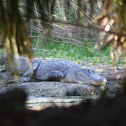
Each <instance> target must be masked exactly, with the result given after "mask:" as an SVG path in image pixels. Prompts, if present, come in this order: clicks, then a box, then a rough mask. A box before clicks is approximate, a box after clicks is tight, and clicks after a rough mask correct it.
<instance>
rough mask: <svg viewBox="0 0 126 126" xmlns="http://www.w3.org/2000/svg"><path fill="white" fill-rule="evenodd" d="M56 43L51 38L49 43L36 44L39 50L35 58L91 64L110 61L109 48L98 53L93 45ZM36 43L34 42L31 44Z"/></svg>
mask: <svg viewBox="0 0 126 126" xmlns="http://www.w3.org/2000/svg"><path fill="white" fill-rule="evenodd" d="M53 41H56V39H55V38H52V39H51V40H50V41H46V42H44V43H42V42H41V41H39V42H38V47H37V48H39V49H43V50H36V51H35V56H36V57H45V58H47V57H48V58H60V59H69V60H74V61H78V62H81V61H87V60H88V61H92V62H93V63H104V62H106V61H107V62H108V61H109V60H110V57H109V47H108V48H106V50H103V51H101V52H98V51H96V50H94V44H81V45H75V44H69V43H64V42H53ZM60 41H61V40H60ZM34 43H36V40H34V42H33V46H34Z"/></svg>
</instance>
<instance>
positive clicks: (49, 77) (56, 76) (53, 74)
mask: <svg viewBox="0 0 126 126" xmlns="http://www.w3.org/2000/svg"><path fill="white" fill-rule="evenodd" d="M37 79H38V81H61V80H62V79H63V73H62V72H60V71H50V72H49V73H47V74H46V75H45V76H42V77H37Z"/></svg>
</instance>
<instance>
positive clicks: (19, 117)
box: [0, 83, 126, 126]
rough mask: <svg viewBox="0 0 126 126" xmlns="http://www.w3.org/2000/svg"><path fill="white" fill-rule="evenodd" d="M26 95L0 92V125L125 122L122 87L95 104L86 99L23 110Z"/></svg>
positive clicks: (101, 125) (125, 96) (16, 91)
mask: <svg viewBox="0 0 126 126" xmlns="http://www.w3.org/2000/svg"><path fill="white" fill-rule="evenodd" d="M124 84H125V83H124ZM26 96H27V95H26V93H25V92H24V91H23V90H19V89H14V90H12V91H8V92H7V93H5V94H0V125H1V126H11V125H13V126H14V125H18V126H20V125H23V126H31V125H32V126H34V125H37V126H42V125H46V126H48V125H52V126H53V125H55V126H59V125H60V126H71V125H72V126H77V125H79V126H83V125H88V126H96V125H97V126H104V125H111V126H115V125H116V126H119V125H126V120H125V118H126V100H125V99H126V92H125V90H123V93H117V94H116V96H115V97H114V98H110V97H106V96H102V97H101V98H100V99H98V100H97V101H96V102H94V103H92V101H91V100H90V99H88V100H87V101H85V102H82V103H80V104H79V105H73V106H71V107H69V108H67V107H62V108H59V107H57V106H52V107H49V108H47V109H45V110H41V111H31V110H28V109H26V107H25V101H26Z"/></svg>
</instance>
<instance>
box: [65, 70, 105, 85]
mask: <svg viewBox="0 0 126 126" xmlns="http://www.w3.org/2000/svg"><path fill="white" fill-rule="evenodd" d="M65 81H67V82H77V83H85V84H94V85H102V84H106V83H107V80H106V79H105V78H103V77H102V76H100V75H99V74H98V73H97V72H96V71H95V70H94V69H90V68H83V69H75V70H71V71H69V72H68V73H67V74H66V76H65Z"/></svg>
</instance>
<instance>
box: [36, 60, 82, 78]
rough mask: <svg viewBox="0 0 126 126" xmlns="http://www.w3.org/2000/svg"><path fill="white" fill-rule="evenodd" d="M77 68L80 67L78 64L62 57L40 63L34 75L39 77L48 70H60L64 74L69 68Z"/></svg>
mask: <svg viewBox="0 0 126 126" xmlns="http://www.w3.org/2000/svg"><path fill="white" fill-rule="evenodd" d="M77 68H80V65H78V64H77V63H75V62H73V61H70V60H64V59H56V60H50V61H45V62H41V63H40V65H39V67H38V68H37V70H36V72H35V76H36V77H40V76H42V75H43V76H44V75H46V74H47V73H49V72H50V71H61V72H62V73H63V74H64V75H65V74H66V73H67V72H68V71H69V70H71V69H77Z"/></svg>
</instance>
